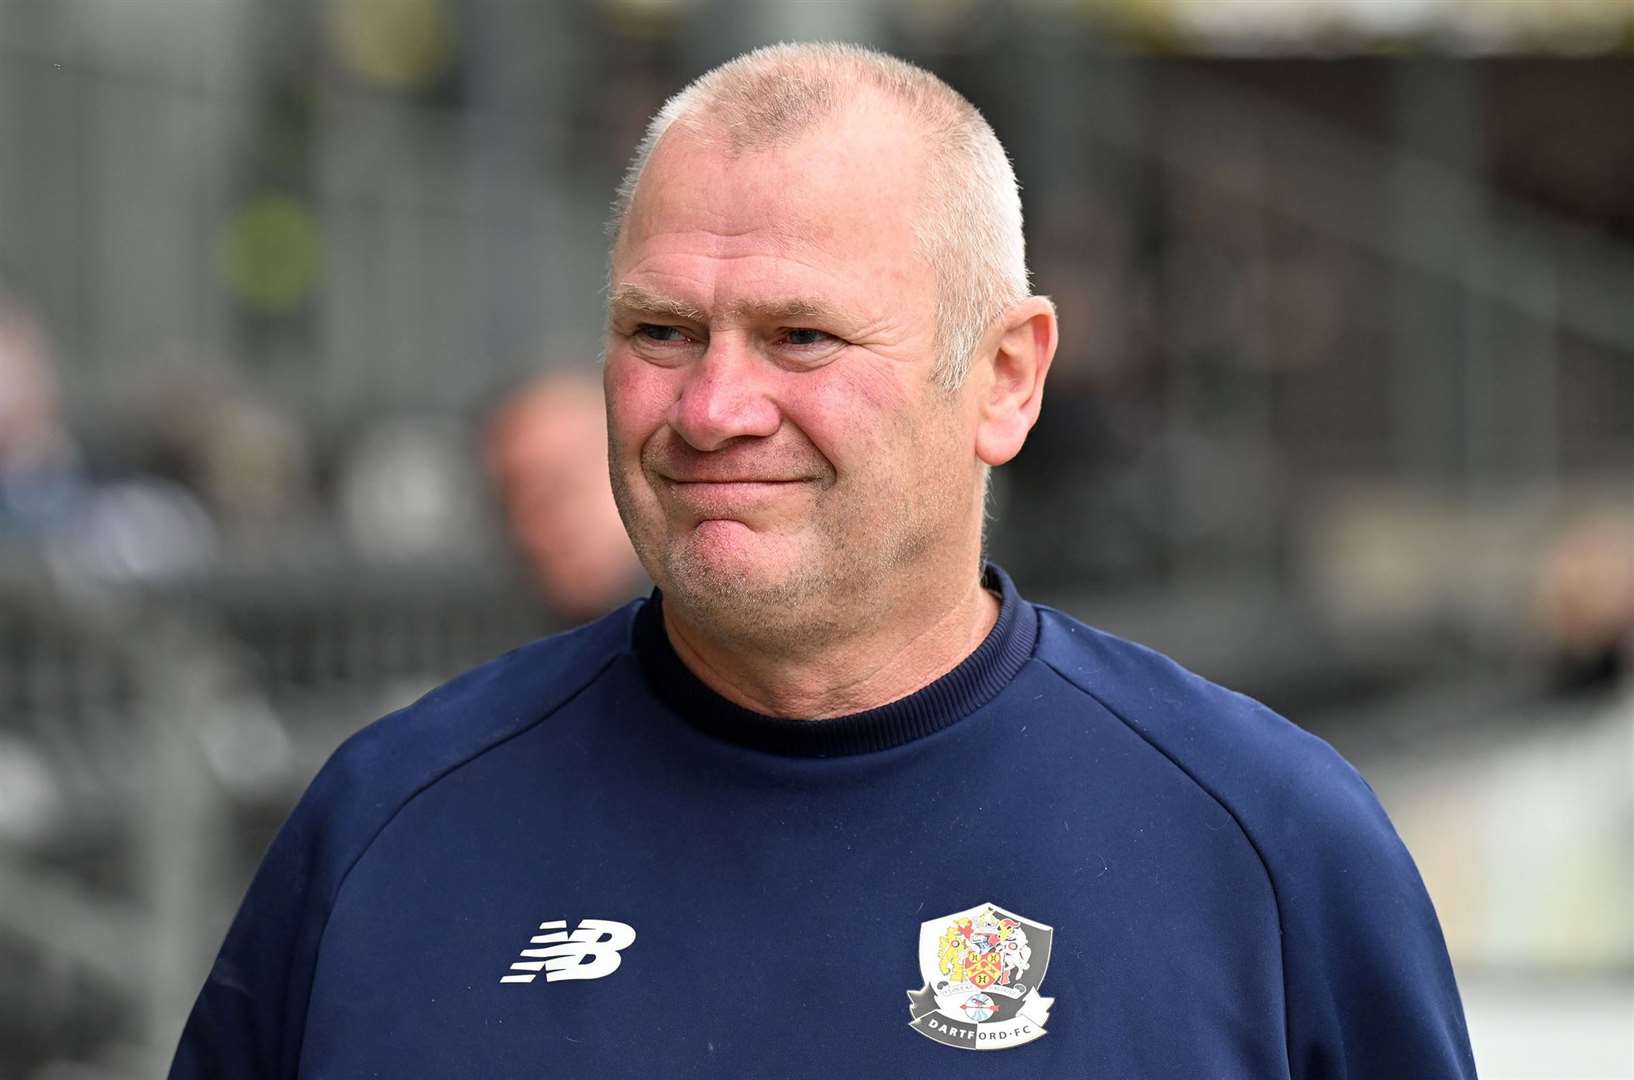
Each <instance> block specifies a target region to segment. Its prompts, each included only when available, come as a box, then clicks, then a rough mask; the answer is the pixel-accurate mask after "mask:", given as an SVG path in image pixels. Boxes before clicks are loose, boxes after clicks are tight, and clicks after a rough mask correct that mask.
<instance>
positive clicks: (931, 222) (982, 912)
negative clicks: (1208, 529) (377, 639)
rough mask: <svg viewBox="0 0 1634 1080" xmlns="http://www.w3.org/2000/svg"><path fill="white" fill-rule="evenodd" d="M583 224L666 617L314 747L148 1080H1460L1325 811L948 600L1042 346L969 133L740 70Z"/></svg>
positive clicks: (890, 100)
mask: <svg viewBox="0 0 1634 1080" xmlns="http://www.w3.org/2000/svg"><path fill="white" fill-rule="evenodd" d="M617 226H618V227H617V233H616V239H615V242H614V247H613V253H612V277H611V281H610V288H609V318H608V326H609V329H608V343H607V357H606V390H607V402H608V415H609V418H610V435H609V439H610V444H611V454H610V456H611V462H612V464H611V469H612V477H613V488H614V491H615V493H616V495H617V499H618V504H619V507H620V510H621V513H622V515H623V518H624V521H625V523H626V526H627V528H628V529H629V532H630V535H631V537H632V539H633V540H634V543H635V547H636V550H637V552H638V553H639V554H640V556H641V559H642V562H643V564H644V565H645V566H646V568H647V571H648V573H649V574H650V575H651V576H652V579H653V581H654V582H655V583H656V584H657V586H658V590H657V592H655V594H654V596H653V597H652V598H651V599H649V600H647V601H645V602H641V603H636V604H632V605H631V606H629V607H627V608H625V609H624V610H623V611H621V612H619V613H617V614H615V615H612V616H609V617H608V618H606V619H603V620H601V621H599V622H596V623H593V624H591V625H589V626H587V627H585V628H583V629H581V630H578V631H576V632H574V633H571V634H568V635H565V636H563V637H559V638H554V639H550V640H547V641H544V642H541V643H538V644H535V645H532V646H529V647H527V648H525V649H522V650H519V651H518V652H516V653H513V654H511V655H510V656H508V657H505V658H502V659H501V660H499V661H496V662H495V663H493V664H490V665H488V666H487V667H484V668H481V669H479V670H477V671H476V672H473V673H471V674H469V675H467V676H465V677H463V678H461V679H458V680H456V681H455V682H453V683H451V684H449V685H448V686H446V687H444V688H442V689H441V690H438V691H436V692H434V693H432V694H431V695H429V696H428V697H427V698H425V699H424V700H423V701H421V702H419V703H418V704H416V705H415V706H412V707H411V708H409V709H408V710H405V711H404V712H403V713H402V714H399V715H396V716H393V717H390V718H388V719H387V720H385V721H382V722H381V723H380V724H378V725H376V726H374V727H372V728H370V729H368V730H366V731H365V732H363V733H361V734H360V735H358V736H357V737H355V738H354V739H353V740H352V741H351V742H349V743H348V744H347V746H345V747H344V748H343V749H342V750H341V751H340V752H339V753H338V754H337V755H336V757H335V759H334V760H333V761H332V762H331V763H330V764H329V765H328V766H327V767H326V768H325V770H324V772H323V773H322V774H321V775H320V776H319V778H318V779H317V781H316V782H315V783H314V784H313V787H312V790H311V791H310V792H309V793H308V795H307V797H306V799H305V800H304V801H303V803H302V805H301V807H300V808H299V809H298V810H297V811H296V812H295V814H294V816H293V817H292V818H291V820H290V822H289V824H288V825H287V826H286V828H285V830H284V832H283V833H282V834H281V836H280V837H279V839H278V841H277V842H276V843H275V844H274V846H273V848H272V850H271V851H270V852H269V854H268V857H267V861H266V863H265V865H264V866H263V868H262V870H261V872H260V875H259V876H258V878H257V880H256V882H255V884H254V885H253V886H252V888H251V890H250V895H249V897H248V898H247V900H246V902H245V907H244V910H243V912H242V913H241V914H240V916H239V919H238V921H237V923H236V924H235V925H234V927H233V929H232V931H231V933H230V934H229V936H228V940H227V943H226V945H225V947H224V948H223V952H222V956H221V959H220V960H219V961H218V962H217V964H216V967H215V970H214V971H213V972H212V974H211V977H210V981H209V983H208V985H207V986H206V987H205V989H204V991H203V993H202V994H201V996H200V999H199V1003H198V1006H197V1008H196V1009H195V1012H194V1015H193V1017H192V1019H191V1020H190V1022H189V1025H188V1028H187V1031H186V1032H185V1034H184V1035H183V1039H182V1046H181V1050H180V1052H179V1055H178V1058H177V1067H176V1070H175V1075H178V1076H194V1075H269V1076H288V1075H294V1074H295V1073H297V1072H306V1073H310V1074H312V1075H333V1076H363V1075H381V1076H456V1075H457V1076H523V1075H526V1076H560V1077H589V1076H607V1077H615V1076H631V1077H635V1076H662V1077H675V1076H730V1077H832V1076H845V1077H879V1076H904V1077H920V1076H924V1077H931V1076H935V1077H960V1076H969V1077H976V1076H981V1077H1054V1076H1108V1077H1114V1076H1115V1077H1120V1078H1121V1077H1176V1078H1187V1080H1195V1078H1200V1077H1208V1078H1211V1080H1219V1078H1236V1077H1240V1078H1244V1080H1247V1078H1254V1080H1264V1078H1272V1077H1299V1078H1316V1077H1347V1078H1358V1077H1407V1076H1411V1077H1454V1076H1471V1075H1473V1068H1472V1066H1471V1062H1470V1053H1469V1048H1468V1041H1467V1037H1466V1035H1465V1031H1464V1024H1463V1019H1462V1014H1461V1010H1460V1007H1459V1003H1458V998H1457V992H1456V990H1455V988H1454V985H1453V980H1452V974H1451V971H1450V968H1449V965H1448V962H1447V957H1446V952H1445V949H1444V947H1443V945H1442V941H1441V935H1440V931H1439V928H1438V927H1437V925H1436V921H1435V916H1434V913H1433V912H1432V910H1431V908H1430V904H1429V901H1428V899H1427V898H1426V896H1425V894H1424V891H1423V888H1422V887H1421V885H1420V884H1419V881H1418V877H1417V874H1416V873H1415V871H1414V869H1413V866H1412V863H1411V861H1410V859H1409V858H1408V856H1407V854H1406V852H1405V851H1404V850H1403V849H1402V847H1401V844H1400V842H1399V841H1398V840H1397V839H1396V837H1395V834H1394V833H1393V832H1392V830H1391V828H1390V826H1389V823H1388V822H1387V821H1386V820H1385V818H1384V815H1383V813H1382V811H1380V809H1379V807H1378V805H1377V803H1376V802H1375V801H1374V800H1373V798H1372V796H1371V794H1370V793H1369V792H1368V789H1367V787H1366V785H1365V784H1363V783H1362V781H1361V780H1360V779H1359V778H1358V777H1357V776H1356V774H1355V773H1354V772H1352V771H1351V770H1350V769H1349V768H1348V767H1347V766H1346V765H1345V764H1344V763H1343V762H1342V761H1340V760H1339V758H1338V757H1337V756H1336V755H1334V754H1333V752H1332V751H1331V750H1329V749H1328V748H1327V747H1326V746H1325V745H1323V744H1322V743H1320V742H1318V741H1317V740H1315V739H1313V738H1310V737H1308V736H1306V735H1304V734H1302V733H1301V732H1299V731H1298V730H1297V729H1295V728H1293V727H1292V726H1290V725H1289V724H1287V723H1286V722H1285V721H1283V720H1281V719H1279V718H1277V717H1275V716H1273V715H1271V714H1270V713H1268V712H1267V711H1266V710H1265V709H1263V708H1261V707H1260V706H1258V705H1257V704H1255V703H1253V702H1251V701H1248V700H1246V699H1244V698H1242V697H1239V696H1236V695H1233V694H1231V693H1229V692H1227V691H1224V690H1221V689H1219V688H1217V687H1215V686H1212V685H1210V684H1208V683H1206V682H1204V681H1202V680H1200V679H1198V678H1196V677H1195V676H1192V675H1190V674H1188V673H1186V672H1184V671H1182V670H1180V669H1179V668H1177V667H1176V666H1175V665H1173V664H1172V663H1170V662H1169V661H1167V660H1164V659H1163V658H1161V657H1158V656H1156V655H1154V654H1152V653H1150V652H1147V651H1144V650H1142V649H1140V648H1138V647H1135V646H1132V645H1128V644H1125V643H1123V642H1120V641H1117V640H1115V639H1112V638H1109V637H1106V636H1104V635H1102V634H1099V633H1097V632H1095V631H1093V630H1091V629H1089V628H1088V627H1085V626H1083V625H1081V624H1079V623H1076V622H1074V621H1072V620H1071V619H1068V618H1066V617H1065V616H1062V615H1060V614H1058V613H1055V612H1052V611H1049V610H1047V609H1042V608H1037V607H1034V606H1032V605H1030V604H1028V603H1027V602H1026V601H1025V600H1023V599H1022V598H1021V597H1020V596H1018V595H1017V593H1016V591H1015V589H1014V587H1013V585H1012V584H1011V583H1010V581H1009V580H1008V579H1007V578H1006V577H1005V576H1004V575H1003V574H1002V573H1001V572H999V571H998V570H996V569H993V568H988V569H987V570H986V571H985V573H984V572H983V571H982V569H981V528H982V504H983V492H984V487H985V481H986V470H987V469H988V468H989V467H991V466H994V465H999V464H1002V463H1003V462H1005V461H1007V460H1008V459H1009V458H1010V457H1011V456H1013V455H1014V454H1015V453H1016V452H1017V450H1018V449H1019V448H1020V446H1021V444H1022V441H1023V439H1024V438H1025V435H1026V433H1027V430H1028V428H1029V427H1030V426H1031V424H1032V423H1033V421H1034V419H1035V418H1036V416H1037V415H1038V409H1039V404H1040V398H1041V392H1042V387H1043V382H1044V377H1045V373H1046V372H1047V370H1048V367H1049V361H1050V357H1051V354H1052V352H1053V350H1054V347H1055V343H1056V322H1055V313H1054V311H1053V309H1052V307H1051V305H1050V303H1049V301H1048V300H1046V299H1044V298H1042V297H1033V296H1029V295H1028V294H1027V287H1026V270H1025V266H1024V262H1023V256H1022V243H1021V229H1020V211H1019V202H1018V199H1017V195H1016V187H1015V181H1014V178H1013V177H1012V176H1011V174H1010V169H1009V166H1008V164H1007V162H1006V160H1005V158H1004V154H1003V151H1002V150H1001V149H1000V147H999V145H998V143H997V141H996V140H995V139H994V137H993V135H992V132H991V131H990V130H989V129H988V128H987V126H986V124H985V123H984V122H983V121H982V120H981V118H980V117H979V115H978V114H977V113H976V112H975V110H974V109H972V108H971V107H970V106H969V105H968V104H967V103H966V102H964V101H963V100H962V99H961V98H959V97H958V96H957V95H956V94H954V93H953V92H952V91H951V90H949V89H948V88H947V87H946V86H944V85H942V84H941V83H940V82H938V81H936V80H935V79H934V78H932V77H930V76H929V75H927V74H925V73H923V72H921V71H919V70H917V69H915V68H912V67H909V66H908V65H905V64H902V63H900V62H898V61H895V60H892V59H890V58H887V57H883V56H880V55H877V54H874V53H870V52H866V51H862V50H857V49H850V48H839V47H826V46H825V47H817V46H780V47H777V48H774V49H768V50H763V51H760V52H756V53H752V54H750V55H748V56H746V57H743V58H740V59H739V60H737V61H734V62H733V63H732V64H728V65H726V66H725V67H723V68H721V69H718V70H716V71H714V72H711V73H710V74H708V75H706V76H704V77H703V78H702V79H700V80H699V81H698V82H697V83H695V84H693V85H692V86H691V87H689V88H688V89H687V90H686V91H684V92H683V93H682V94H681V95H680V96H678V97H677V98H676V99H674V100H673V101H671V102H670V103H669V104H668V105H667V106H666V107H665V108H664V110H663V111H662V112H661V113H660V114H659V116H658V117H657V118H656V119H655V121H654V124H653V127H652V129H651V132H650V134H649V138H648V139H647V140H646V142H645V143H644V144H643V146H642V148H641V150H640V151H639V152H638V154H637V158H636V161H635V163H634V165H633V166H632V168H631V170H630V174H629V178H628V182H627V184H626V185H625V188H624V190H623V193H622V197H621V200H620V206H619V218H618V221H617ZM971 1051H993V1052H992V1053H972V1052H971Z"/></svg>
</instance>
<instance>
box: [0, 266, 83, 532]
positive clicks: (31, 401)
mask: <svg viewBox="0 0 1634 1080" xmlns="http://www.w3.org/2000/svg"><path fill="white" fill-rule="evenodd" d="M81 493H82V480H81V477H80V453H79V448H78V447H77V445H76V444H75V442H74V440H73V439H72V438H71V437H70V436H69V434H68V431H67V428H66V427H65V426H64V424H63V421H62V415H61V411H60V407H59V402H58V398H57V379H56V373H55V372H54V371H53V370H52V359H51V349H50V345H49V342H48V341H47V340H46V336H45V331H44V330H43V329H42V328H41V327H40V325H39V324H38V323H37V322H36V321H35V320H34V319H33V318H32V317H31V316H30V315H28V314H27V313H26V312H25V311H24V310H23V309H22V308H21V307H20V306H18V305H17V304H15V303H14V302H10V301H8V300H6V299H5V297H4V296H0V534H3V533H4V532H6V531H17V532H22V533H25V534H37V533H39V532H43V531H47V530H50V529H53V528H56V527H58V526H60V525H62V524H63V522H64V521H65V520H66V518H67V516H68V514H69V513H70V511H71V510H73V509H74V508H75V506H76V505H77V503H78V497H79V495H80V494H81Z"/></svg>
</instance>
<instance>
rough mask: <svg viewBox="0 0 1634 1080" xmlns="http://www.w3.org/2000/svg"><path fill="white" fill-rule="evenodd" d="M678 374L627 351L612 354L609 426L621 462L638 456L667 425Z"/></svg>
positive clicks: (608, 369)
mask: <svg viewBox="0 0 1634 1080" xmlns="http://www.w3.org/2000/svg"><path fill="white" fill-rule="evenodd" d="M675 374H676V373H675V372H674V371H672V370H669V369H665V368H659V367H655V366H653V365H652V364H648V363H644V362H643V361H641V360H639V359H637V358H635V357H632V356H629V355H627V354H626V355H609V356H608V358H607V367H606V372H605V374H604V377H603V383H604V385H605V388H606V391H607V430H608V433H609V441H610V443H611V445H612V448H613V453H614V455H615V457H616V460H617V462H619V463H623V464H630V463H633V462H634V461H636V460H638V459H639V458H640V456H641V447H642V446H643V445H644V444H645V443H646V441H647V440H648V439H649V438H651V437H652V434H653V432H655V431H657V430H658V429H659V428H661V427H662V426H663V425H664V417H665V416H666V414H668V412H669V408H670V406H671V404H673V403H674V401H675V395H676V387H675V386H674V385H672V384H673V383H674V381H675Z"/></svg>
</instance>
